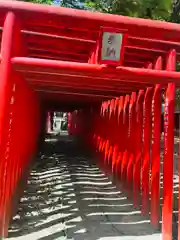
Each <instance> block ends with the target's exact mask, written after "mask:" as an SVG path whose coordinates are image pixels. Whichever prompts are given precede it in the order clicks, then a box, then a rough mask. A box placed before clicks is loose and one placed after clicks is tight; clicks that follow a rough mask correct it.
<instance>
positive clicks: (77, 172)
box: [8, 135, 161, 240]
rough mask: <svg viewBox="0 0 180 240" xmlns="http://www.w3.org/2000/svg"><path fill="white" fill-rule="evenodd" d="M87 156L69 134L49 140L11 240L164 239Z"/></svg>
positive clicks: (22, 202)
mask: <svg viewBox="0 0 180 240" xmlns="http://www.w3.org/2000/svg"><path fill="white" fill-rule="evenodd" d="M84 152H85V150H84V149H82V148H80V147H78V146H77V145H76V144H75V142H74V141H73V139H71V138H69V137H68V136H65V135H64V136H61V137H60V138H58V141H57V139H56V138H54V139H53V138H51V139H50V141H47V142H46V145H45V151H44V152H43V154H42V155H41V156H39V157H38V159H37V161H36V163H35V165H34V167H33V169H32V171H31V175H30V178H29V181H28V186H27V189H26V191H25V194H24V197H23V198H22V199H21V203H20V206H19V211H18V214H17V215H16V216H15V217H14V220H13V224H12V226H11V228H10V230H9V238H8V239H12V240H14V239H16V240H24V239H25V240H51V239H58V240H60V239H62V240H63V239H69V240H70V239H75V240H148V239H149V240H150V239H154V240H159V239H161V234H160V233H159V232H157V231H155V229H153V228H152V227H151V225H150V222H149V219H148V218H145V217H142V216H141V214H140V211H139V210H136V209H134V208H133V206H132V202H130V201H129V200H128V199H127V197H126V195H125V194H123V193H122V192H121V190H119V188H117V187H116V186H115V185H114V184H113V183H112V182H111V181H110V179H109V178H108V177H106V176H105V175H104V173H103V172H102V171H101V170H100V169H99V168H98V167H97V166H96V164H95V163H93V161H92V158H91V157H90V156H88V154H85V153H84Z"/></svg>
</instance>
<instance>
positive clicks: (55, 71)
mask: <svg viewBox="0 0 180 240" xmlns="http://www.w3.org/2000/svg"><path fill="white" fill-rule="evenodd" d="M0 26H1V34H0V36H1V53H0V60H1V64H0V73H1V74H0V76H1V80H0V233H1V236H7V234H8V226H9V224H10V222H11V219H12V217H13V216H14V214H15V213H16V211H17V208H18V202H19V199H20V197H21V196H22V194H23V190H24V188H25V185H26V184H25V182H26V179H27V176H28V175H29V171H30V168H31V165H32V161H33V158H34V155H35V154H36V151H37V146H38V143H39V139H40V138H41V139H42V138H43V137H44V131H45V119H46V116H47V112H50V111H52V110H53V109H60V110H62V111H65V112H69V123H68V128H69V134H71V135H74V136H78V139H79V138H81V139H83V142H84V143H85V144H86V146H87V147H88V148H89V149H90V150H91V151H92V152H94V154H95V155H96V157H97V165H98V166H99V168H101V169H102V170H103V171H104V172H105V173H106V174H108V175H109V176H110V175H111V176H113V178H114V179H115V180H116V181H118V182H120V183H121V185H122V188H123V191H124V192H125V193H126V194H127V195H128V196H129V197H130V199H131V201H132V202H133V204H134V207H135V208H140V209H141V211H142V215H149V217H150V221H151V224H152V225H154V226H155V227H158V226H159V224H160V223H162V236H163V239H164V240H172V239H173V234H172V224H173V221H172V216H173V161H174V109H175V91H176V87H179V86H180V73H179V72H176V61H178V60H179V59H180V25H178V24H173V23H167V22H160V21H152V20H147V19H138V18H130V17H125V16H116V15H110V14H102V13H94V12H88V11H81V10H74V9H66V8H59V7H56V6H45V5H36V4H32V3H23V2H19V1H18V2H16V1H5V0H4V1H0ZM107 36H108V38H107ZM116 37H117V39H116V42H115V43H114V44H115V45H114V47H113V49H111V48H109V52H108V51H107V52H105V50H104V49H105V48H106V47H107V46H108V45H107V44H109V45H111V44H113V41H114V39H115V38H116ZM106 53H107V55H106ZM116 54H117V55H116ZM164 93H165V97H164V103H165V109H164V118H163V119H164V124H163V126H164V130H163V131H164V137H163V142H164V148H163V153H162V151H161V148H160V143H161V137H162V136H161V125H162V122H161V119H162V112H161V111H162V110H161V108H162V101H163V100H162V99H163V98H162V95H163V94H164ZM162 154H163V157H161V155H162ZM161 160H162V164H163V170H162V177H160V176H161V174H160V162H161ZM160 180H162V181H160ZM178 186H179V185H178ZM161 188H162V192H163V194H162V207H160V192H161V191H160V190H161ZM177 190H178V191H179V189H177ZM178 195H179V193H178ZM178 199H179V198H178V197H177V195H176V200H177V202H178ZM178 209H179V207H178ZM179 214H180V211H179V210H178V215H179ZM178 222H179V221H177V223H178ZM178 224H180V223H178ZM179 227H180V225H179ZM179 227H178V228H179ZM178 239H180V232H179V237H178Z"/></svg>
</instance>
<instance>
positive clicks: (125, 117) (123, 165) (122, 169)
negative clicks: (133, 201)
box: [121, 95, 130, 184]
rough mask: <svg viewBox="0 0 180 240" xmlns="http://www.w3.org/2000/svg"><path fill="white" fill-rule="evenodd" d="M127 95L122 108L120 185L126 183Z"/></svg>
mask: <svg viewBox="0 0 180 240" xmlns="http://www.w3.org/2000/svg"><path fill="white" fill-rule="evenodd" d="M129 100H130V99H129V95H126V96H125V100H124V107H123V124H122V127H123V128H124V146H123V148H124V149H123V153H122V164H121V180H122V183H124V184H125V183H126V179H127V163H128V126H129Z"/></svg>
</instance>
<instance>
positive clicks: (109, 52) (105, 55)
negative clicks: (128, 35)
mask: <svg viewBox="0 0 180 240" xmlns="http://www.w3.org/2000/svg"><path fill="white" fill-rule="evenodd" d="M122 39H123V34H120V33H111V32H104V33H103V37H102V52H101V59H102V60H106V61H108V60H109V61H119V60H120V52H121V47H122Z"/></svg>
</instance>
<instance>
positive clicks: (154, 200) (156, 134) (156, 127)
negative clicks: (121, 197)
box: [150, 57, 162, 227]
mask: <svg viewBox="0 0 180 240" xmlns="http://www.w3.org/2000/svg"><path fill="white" fill-rule="evenodd" d="M154 68H155V69H162V57H158V58H157V60H156V62H155V66H154ZM161 108H162V93H161V86H160V84H157V85H156V86H155V89H154V94H153V99H152V164H151V177H150V178H151V223H152V224H153V225H154V226H155V227H158V226H159V220H160V219H159V217H160V215H159V211H160V207H159V188H160V141H161Z"/></svg>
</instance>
